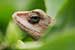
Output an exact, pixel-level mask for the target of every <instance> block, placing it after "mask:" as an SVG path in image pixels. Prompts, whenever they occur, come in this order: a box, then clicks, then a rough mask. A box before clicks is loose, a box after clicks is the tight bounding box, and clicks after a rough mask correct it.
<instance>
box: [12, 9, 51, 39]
mask: <svg viewBox="0 0 75 50" xmlns="http://www.w3.org/2000/svg"><path fill="white" fill-rule="evenodd" d="M12 17H13V20H14V21H15V23H16V24H17V25H18V26H19V27H20V28H21V29H22V30H24V31H27V32H28V33H29V35H30V36H32V38H33V39H35V40H38V39H39V38H40V37H41V36H42V35H43V32H44V30H46V29H47V28H48V25H49V24H51V23H52V18H51V17H50V16H48V15H47V14H46V13H45V12H44V11H43V10H40V9H35V10H32V11H18V12H15V13H14V14H13V16H12Z"/></svg>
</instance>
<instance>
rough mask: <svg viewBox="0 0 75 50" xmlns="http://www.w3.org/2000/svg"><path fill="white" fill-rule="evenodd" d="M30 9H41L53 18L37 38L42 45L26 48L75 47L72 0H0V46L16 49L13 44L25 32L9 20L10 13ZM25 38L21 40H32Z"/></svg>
mask: <svg viewBox="0 0 75 50" xmlns="http://www.w3.org/2000/svg"><path fill="white" fill-rule="evenodd" d="M33 9H42V10H44V11H45V12H46V13H47V14H48V15H50V16H52V17H53V18H55V19H56V24H55V25H54V26H53V27H49V28H48V30H47V31H46V32H45V34H46V35H45V36H44V37H43V38H42V39H41V40H40V41H41V42H42V43H43V45H42V46H40V47H38V48H35V47H34V48H32V49H31V48H29V49H28V50H75V1H74V0H0V49H7V50H9V49H10V50H16V49H19V47H18V48H16V49H15V47H14V46H16V45H18V44H16V43H17V41H18V40H22V39H23V38H25V37H26V36H27V35H26V32H23V31H22V30H20V29H19V28H18V27H17V26H16V25H15V24H14V23H13V21H12V14H13V13H14V12H15V11H22V10H24V11H25V10H26V11H27V10H28V11H29V10H33ZM29 39H31V38H30V37H29V38H25V39H24V41H23V42H24V43H25V41H27V42H28V41H32V39H31V40H29ZM32 42H33V41H32ZM39 44H40V43H39ZM30 45H32V44H30ZM40 45H41V44H40ZM5 46H6V47H5ZM36 46H37V45H36ZM21 49H22V48H21ZM24 49H26V48H24ZM26 50H27V49H26Z"/></svg>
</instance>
